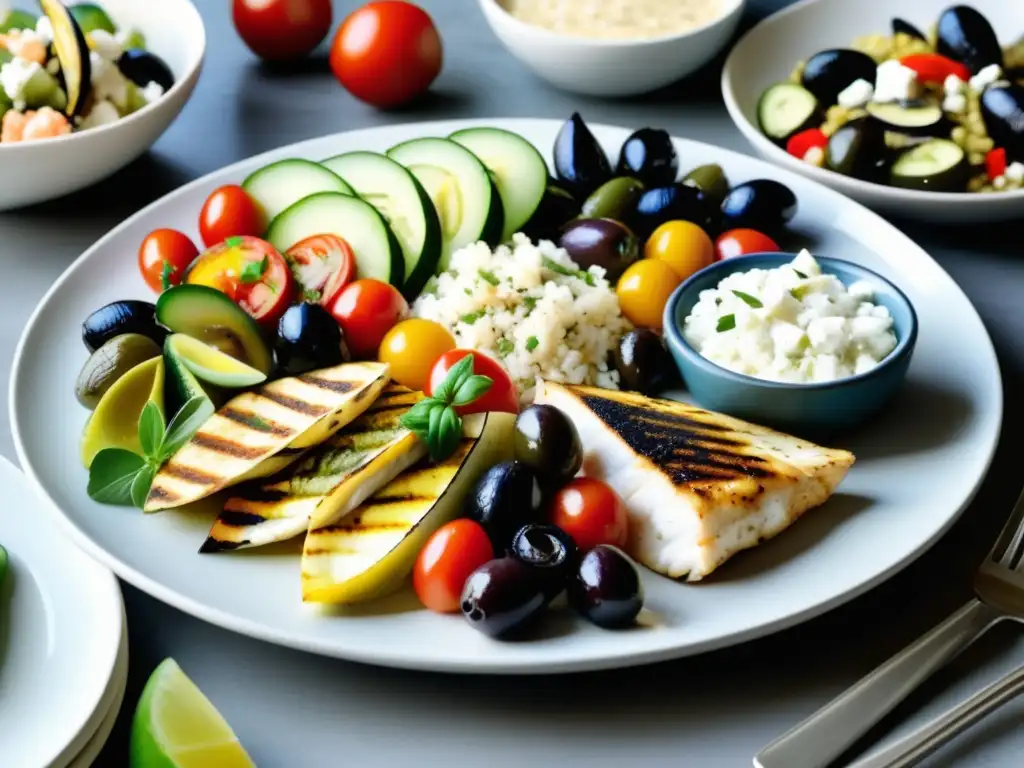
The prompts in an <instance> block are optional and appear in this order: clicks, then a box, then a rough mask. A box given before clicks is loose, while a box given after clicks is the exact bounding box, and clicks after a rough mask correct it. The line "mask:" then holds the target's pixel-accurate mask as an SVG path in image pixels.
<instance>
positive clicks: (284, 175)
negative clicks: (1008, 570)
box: [242, 158, 354, 222]
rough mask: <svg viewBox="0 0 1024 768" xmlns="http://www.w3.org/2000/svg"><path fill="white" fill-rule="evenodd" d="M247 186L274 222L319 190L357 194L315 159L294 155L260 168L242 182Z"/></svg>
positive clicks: (247, 189) (269, 219)
mask: <svg viewBox="0 0 1024 768" xmlns="http://www.w3.org/2000/svg"><path fill="white" fill-rule="evenodd" d="M242 189H244V190H245V191H246V192H247V193H248V194H249V197H251V198H252V199H253V200H254V201H255V202H256V203H257V204H258V205H259V206H260V207H262V208H263V212H264V213H265V214H266V217H267V219H266V220H267V221H268V222H271V221H273V220H274V218H275V217H276V216H278V215H279V214H280V213H281V211H283V210H284V209H285V208H288V207H289V206H291V205H294V204H295V203H297V202H299V200H301V199H302V198H304V197H309V196H310V195H315V194H317V193H318V192H340V193H342V194H345V195H351V194H354V193H353V191H352V187H350V186H349V185H348V184H346V183H345V181H344V179H342V178H341V177H340V176H338V174H336V173H334V172H332V171H329V170H327V169H326V168H324V167H323V166H322V165H320V164H319V163H314V162H313V161H311V160H301V159H299V158H292V159H290V160H280V161H278V162H276V163H271V164H270V165H267V166H264V167H263V168H260V169H259V170H258V171H254V172H253V173H251V174H250V175H249V176H248V178H246V180H245V181H243V182H242Z"/></svg>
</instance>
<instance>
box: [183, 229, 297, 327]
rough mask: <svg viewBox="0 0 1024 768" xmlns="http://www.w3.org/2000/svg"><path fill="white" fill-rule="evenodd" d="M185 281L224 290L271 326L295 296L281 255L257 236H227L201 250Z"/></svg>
mask: <svg viewBox="0 0 1024 768" xmlns="http://www.w3.org/2000/svg"><path fill="white" fill-rule="evenodd" d="M185 282H186V283H193V284H196V285H208V286H210V287H211V288H216V289H217V290H218V291H221V292H223V293H226V294H227V295H228V296H229V297H231V300H232V301H234V302H235V303H236V304H238V306H240V307H241V308H242V309H244V310H245V311H246V312H248V313H249V314H250V315H252V317H253V319H254V320H256V321H257V322H258V323H260V324H261V325H263V326H266V327H271V328H272V327H276V325H277V321H278V320H280V319H281V315H283V314H284V312H285V310H286V309H288V307H289V306H290V305H291V303H292V301H293V300H294V298H295V280H294V279H293V278H292V273H291V271H290V270H289V269H288V263H287V262H286V261H285V258H284V256H282V255H281V254H280V253H279V252H278V251H277V249H276V248H274V246H272V245H271V244H270V243H268V242H267V241H265V240H261V239H260V238H258V237H247V236H246V237H241V236H240V237H229V238H228V239H227V240H225V241H224V242H223V243H220V244H219V245H215V246H213V248H210V249H209V250H207V251H206V252H204V253H202V254H200V256H199V257H198V258H197V259H196V260H195V261H194V262H192V265H191V266H190V267H189V270H188V273H187V274H186V276H185Z"/></svg>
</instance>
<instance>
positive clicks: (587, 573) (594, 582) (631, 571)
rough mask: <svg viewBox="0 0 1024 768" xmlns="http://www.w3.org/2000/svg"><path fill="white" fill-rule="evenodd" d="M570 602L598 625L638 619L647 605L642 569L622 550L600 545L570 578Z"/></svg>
mask: <svg viewBox="0 0 1024 768" xmlns="http://www.w3.org/2000/svg"><path fill="white" fill-rule="evenodd" d="M568 595H569V605H571V606H572V608H573V609H574V610H575V611H576V612H577V613H579V614H580V615H581V616H583V617H584V618H586V619H587V620H589V621H591V622H593V623H594V624H596V625H597V626H599V627H604V628H606V629H618V628H621V627H628V626H629V625H631V624H633V623H634V622H635V621H636V617H637V615H638V614H639V613H640V609H641V608H643V607H644V585H643V581H641V579H640V571H639V570H638V569H637V567H636V565H635V564H634V563H633V561H632V560H630V559H629V557H628V556H627V555H626V554H625V553H624V552H622V551H621V550H620V549H618V548H616V547H613V546H610V545H608V544H600V545H598V546H596V547H594V548H593V549H592V550H590V551H589V552H587V553H586V554H585V555H584V556H583V558H582V559H581V560H580V564H579V568H577V569H576V575H575V578H571V579H569V587H568Z"/></svg>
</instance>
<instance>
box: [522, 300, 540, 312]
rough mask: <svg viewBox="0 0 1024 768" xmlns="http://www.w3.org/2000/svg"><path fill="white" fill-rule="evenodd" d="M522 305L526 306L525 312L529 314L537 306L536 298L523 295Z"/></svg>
mask: <svg viewBox="0 0 1024 768" xmlns="http://www.w3.org/2000/svg"><path fill="white" fill-rule="evenodd" d="M523 306H524V307H526V314H530V313H531V312H533V310H534V308H535V307H536V306H537V299H535V298H534V297H533V296H524V297H523Z"/></svg>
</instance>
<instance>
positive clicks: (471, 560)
mask: <svg viewBox="0 0 1024 768" xmlns="http://www.w3.org/2000/svg"><path fill="white" fill-rule="evenodd" d="M493 558H494V549H493V547H492V546H491V540H490V539H489V538H488V537H487V532H486V531H484V529H483V528H482V527H481V526H480V524H479V523H476V522H474V521H473V520H454V521H452V522H450V523H448V524H447V525H444V526H442V527H441V528H439V529H438V530H437V532H436V533H435V534H434V535H433V536H431V537H430V538H429V539H427V543H426V544H425V545H424V546H423V549H421V550H420V554H419V557H417V558H416V565H415V566H414V568H413V571H412V586H413V588H414V589H415V590H416V596H417V597H419V599H420V602H421V603H423V605H424V606H426V607H427V608H429V609H430V610H432V611H436V612H438V613H455V612H456V611H458V610H459V601H460V600H461V598H462V587H463V586H464V585H465V583H466V579H468V578H469V575H470V574H471V573H473V571H475V570H476V569H477V568H479V567H480V566H481V565H483V564H484V563H486V562H488V561H490V560H492V559H493Z"/></svg>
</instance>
